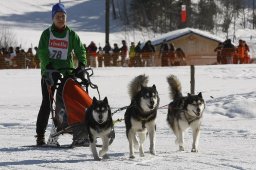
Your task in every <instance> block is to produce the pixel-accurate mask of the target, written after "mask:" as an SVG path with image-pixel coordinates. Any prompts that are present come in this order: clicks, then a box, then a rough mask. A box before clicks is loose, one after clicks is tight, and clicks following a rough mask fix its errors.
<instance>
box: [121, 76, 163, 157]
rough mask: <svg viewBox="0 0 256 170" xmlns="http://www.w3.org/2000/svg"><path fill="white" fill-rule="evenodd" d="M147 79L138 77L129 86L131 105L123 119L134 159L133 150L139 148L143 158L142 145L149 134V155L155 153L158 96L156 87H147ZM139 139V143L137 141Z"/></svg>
mask: <svg viewBox="0 0 256 170" xmlns="http://www.w3.org/2000/svg"><path fill="white" fill-rule="evenodd" d="M147 83H148V77H147V76H145V75H139V76H137V77H135V78H134V79H133V80H132V81H131V83H130V85H129V95H130V98H131V104H130V106H129V107H128V108H127V110H126V112H125V115H124V119H125V126H126V136H127V138H128V141H129V149H130V158H135V156H134V149H135V148H136V149H137V148H138V147H139V151H140V156H144V149H143V143H144V141H145V139H146V137H147V133H148V134H149V140H150V148H149V150H150V153H151V154H152V155H155V154H156V151H155V134H156V123H155V120H156V115H157V108H158V105H159V96H158V92H157V89H156V86H155V85H153V86H151V87H147ZM137 138H139V142H138V140H137Z"/></svg>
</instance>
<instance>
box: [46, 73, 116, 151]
mask: <svg viewBox="0 0 256 170" xmlns="http://www.w3.org/2000/svg"><path fill="white" fill-rule="evenodd" d="M59 71H60V70H59ZM59 71H52V72H51V73H49V74H54V73H57V74H59V75H60V72H59ZM67 71H71V72H73V73H74V72H75V69H67ZM93 74H94V73H93V70H92V68H84V69H83V70H82V74H79V76H78V75H76V74H73V75H72V76H62V75H60V76H58V77H59V79H58V82H57V83H56V85H55V89H56V91H57V92H56V95H55V96H53V95H52V94H49V96H50V97H51V98H52V100H53V101H54V102H53V104H52V105H51V114H52V120H53V128H52V131H51V134H50V137H49V140H48V142H49V141H50V143H54V142H52V141H54V140H55V141H57V140H58V137H59V136H60V135H63V134H71V135H73V143H72V144H71V146H70V147H73V146H74V138H80V137H81V136H83V138H84V139H87V144H86V145H85V144H83V145H81V146H89V144H88V132H87V125H86V118H87V116H86V110H87V108H89V107H90V106H91V105H92V102H93V100H92V98H91V97H90V95H89V88H91V89H94V90H97V93H98V95H99V99H100V93H99V90H98V86H97V85H95V84H93V83H92V82H91V79H90V77H91V76H92V75H93ZM81 75H82V76H81ZM49 93H51V92H50V91H49ZM114 138H115V132H114V129H112V131H111V133H110V134H109V145H110V144H111V143H112V142H113V140H114ZM51 140H52V141H51ZM56 143H57V142H56ZM97 146H101V144H97Z"/></svg>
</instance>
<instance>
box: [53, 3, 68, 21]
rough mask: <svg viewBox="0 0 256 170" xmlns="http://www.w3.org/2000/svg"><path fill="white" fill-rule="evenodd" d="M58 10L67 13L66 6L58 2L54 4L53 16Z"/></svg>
mask: <svg viewBox="0 0 256 170" xmlns="http://www.w3.org/2000/svg"><path fill="white" fill-rule="evenodd" d="M57 12H64V13H65V14H67V11H66V9H65V6H64V5H63V4H62V3H57V4H55V5H53V7H52V18H53V17H54V16H55V14H56V13H57Z"/></svg>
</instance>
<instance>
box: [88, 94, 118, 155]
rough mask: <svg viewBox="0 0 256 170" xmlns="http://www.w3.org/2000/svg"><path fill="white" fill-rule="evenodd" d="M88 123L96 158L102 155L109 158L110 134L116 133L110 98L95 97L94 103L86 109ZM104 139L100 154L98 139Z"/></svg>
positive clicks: (91, 145) (93, 152) (92, 148)
mask: <svg viewBox="0 0 256 170" xmlns="http://www.w3.org/2000/svg"><path fill="white" fill-rule="evenodd" d="M86 124H87V128H88V134H89V140H90V147H91V150H92V154H93V157H94V159H95V160H101V158H100V157H104V158H107V154H106V153H107V151H108V147H109V140H110V136H111V135H113V133H114V127H113V120H112V114H111V110H110V107H109V104H108V99H107V97H105V98H104V99H103V100H97V99H96V98H95V97H94V98H93V102H92V105H91V106H90V107H89V108H88V109H87V111H86ZM98 137H99V138H101V139H102V149H101V150H100V151H99V154H98V152H97V149H96V139H97V138H98Z"/></svg>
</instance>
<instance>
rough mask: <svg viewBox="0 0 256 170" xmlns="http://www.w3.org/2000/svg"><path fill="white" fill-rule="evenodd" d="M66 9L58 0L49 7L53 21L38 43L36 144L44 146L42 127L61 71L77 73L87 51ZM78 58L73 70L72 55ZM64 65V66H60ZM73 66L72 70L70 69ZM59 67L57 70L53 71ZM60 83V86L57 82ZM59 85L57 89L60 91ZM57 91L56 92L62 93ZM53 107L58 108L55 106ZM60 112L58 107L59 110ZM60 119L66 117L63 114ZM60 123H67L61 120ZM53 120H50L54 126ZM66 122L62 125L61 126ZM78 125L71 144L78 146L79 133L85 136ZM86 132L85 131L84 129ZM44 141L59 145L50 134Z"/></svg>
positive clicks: (50, 107) (63, 73) (80, 69)
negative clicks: (68, 21) (39, 95)
mask: <svg viewBox="0 0 256 170" xmlns="http://www.w3.org/2000/svg"><path fill="white" fill-rule="evenodd" d="M66 18H67V12H66V9H65V7H64V5H63V4H61V3H57V4H55V5H54V6H53V7H52V20H53V24H52V25H51V26H50V27H49V28H47V29H46V30H44V31H43V33H42V35H41V38H40V41H39V46H38V57H39V59H40V63H41V75H42V78H41V89H42V103H41V107H40V110H39V113H38V116H37V122H36V144H37V146H43V145H45V144H46V142H45V130H46V128H47V124H48V119H49V116H50V112H51V109H53V107H52V104H53V99H54V92H55V89H56V85H57V82H58V79H60V74H59V73H61V74H62V75H63V76H64V77H68V76H72V74H74V73H75V74H76V75H79V74H81V72H83V71H82V70H83V69H84V67H85V66H86V64H87V61H86V50H85V48H84V46H83V44H82V42H81V41H80V38H79V36H78V35H77V34H76V33H75V32H74V31H73V30H71V29H70V28H69V27H68V26H67V25H66ZM74 55H75V56H76V57H77V59H78V61H79V66H78V67H77V68H76V69H74V61H73V56H74ZM63 68H65V69H63ZM72 69H73V70H72ZM53 70H58V71H59V73H58V72H56V71H53ZM60 86H61V85H60ZM59 89H60V88H58V90H59ZM61 92H62V90H60V91H59V92H57V93H61ZM56 109H58V108H57V107H56ZM60 111H61V110H60ZM63 119H66V118H65V116H64V117H63ZM62 122H64V123H65V122H66V120H65V121H62ZM54 124H55V123H53V126H54ZM64 127H65V125H63V128H64ZM77 128H78V127H74V128H73V129H72V131H73V144H74V145H78V144H81V143H82V142H84V141H85V140H86V138H84V137H82V136H86V137H87V136H88V135H84V134H81V132H76V130H77ZM54 130H55V132H57V128H55V127H53V130H52V132H51V133H53V131H54ZM85 133H86V132H85ZM47 144H54V145H58V142H57V138H56V137H55V138H52V137H51V136H50V138H49V140H48V142H47Z"/></svg>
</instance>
